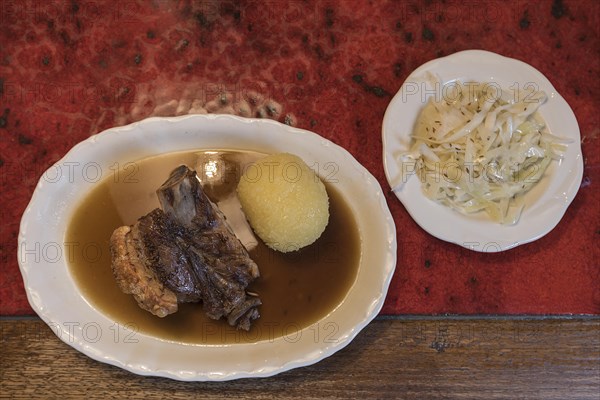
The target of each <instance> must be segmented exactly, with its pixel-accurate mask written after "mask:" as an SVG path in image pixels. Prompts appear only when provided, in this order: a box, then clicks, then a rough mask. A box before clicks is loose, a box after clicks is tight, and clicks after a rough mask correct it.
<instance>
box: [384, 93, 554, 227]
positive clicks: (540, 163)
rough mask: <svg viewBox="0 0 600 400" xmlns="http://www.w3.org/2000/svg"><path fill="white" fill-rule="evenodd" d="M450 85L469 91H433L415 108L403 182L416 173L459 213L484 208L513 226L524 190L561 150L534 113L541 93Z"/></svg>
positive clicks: (435, 197) (542, 98)
mask: <svg viewBox="0 0 600 400" xmlns="http://www.w3.org/2000/svg"><path fill="white" fill-rule="evenodd" d="M456 84H457V87H463V89H469V90H468V91H467V90H461V91H460V92H459V93H458V94H457V95H456V96H453V97H452V98H451V99H450V98H449V96H433V97H431V98H430V99H429V101H428V103H427V104H426V106H425V107H424V108H423V110H422V111H421V113H420V116H419V118H418V121H417V124H416V126H415V128H414V131H413V134H412V145H411V148H410V150H409V151H408V152H407V153H404V154H402V155H401V156H400V158H401V162H402V164H403V165H402V182H403V183H405V182H406V181H407V179H408V178H409V177H410V175H413V174H416V175H417V176H418V177H419V178H420V180H421V182H422V190H423V192H424V194H425V195H426V196H427V197H428V198H430V199H432V200H434V201H437V202H439V203H441V204H444V205H446V206H449V207H451V208H453V209H455V210H458V211H459V212H462V213H464V214H471V213H476V212H485V213H487V214H488V215H489V216H490V217H491V219H492V220H493V221H495V222H498V223H501V224H507V225H512V224H515V223H516V222H517V221H518V220H519V218H520V215H521V211H522V210H523V207H524V203H523V194H524V193H526V192H527V191H529V190H530V189H531V188H532V187H533V186H534V185H535V184H536V183H538V182H539V180H540V179H541V178H542V176H543V175H544V173H545V171H546V169H547V167H548V165H549V164H550V162H551V161H552V160H553V159H559V158H561V157H562V152H563V151H564V150H565V145H564V144H560V143H558V142H560V141H563V140H562V139H560V138H558V137H556V136H553V135H551V134H550V133H549V132H548V131H547V129H546V127H545V125H544V122H543V121H542V120H541V118H540V117H539V116H538V115H537V113H536V111H537V110H538V108H539V107H540V105H542V104H543V103H544V102H545V101H546V99H547V96H546V94H545V93H544V92H541V91H537V92H532V91H527V92H517V93H515V92H514V91H505V90H499V87H498V86H497V85H496V84H493V85H492V84H489V83H488V84H486V83H469V84H468V85H464V86H462V84H461V83H460V82H458V83H456V82H455V85H456ZM401 188H402V184H401V185H399V186H398V187H395V188H394V190H399V189H401Z"/></svg>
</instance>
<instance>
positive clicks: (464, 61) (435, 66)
mask: <svg viewBox="0 0 600 400" xmlns="http://www.w3.org/2000/svg"><path fill="white" fill-rule="evenodd" d="M429 74H433V75H434V76H436V77H437V78H439V80H440V84H439V85H435V84H434V83H432V82H431V80H430V79H428V76H430V75H429ZM457 81H460V82H494V85H495V86H496V87H499V88H501V89H502V90H509V91H512V92H513V93H517V92H518V91H519V90H524V91H525V93H529V92H531V93H533V91H537V90H543V91H544V92H546V94H547V95H548V100H547V101H546V103H545V104H543V105H542V106H541V107H540V108H539V111H538V112H539V114H540V116H541V117H542V118H543V119H544V120H545V122H546V124H547V127H548V129H549V130H550V132H551V133H553V134H554V135H556V136H560V137H564V138H568V139H570V142H569V143H568V149H567V151H566V152H565V154H564V158H563V159H562V160H560V161H559V162H554V161H553V162H552V163H551V164H550V167H549V168H548V170H547V171H546V174H545V176H544V177H543V178H542V179H541V180H540V182H539V183H538V184H537V185H536V186H535V187H534V188H533V189H532V190H530V191H529V192H528V193H526V195H525V196H526V197H525V209H524V210H523V213H522V215H521V218H520V220H519V222H518V223H516V224H515V225H510V226H507V225H501V224H497V223H494V222H492V221H491V220H489V219H487V218H486V217H484V216H482V215H463V214H461V213H459V212H457V211H454V210H452V209H450V208H448V207H446V206H443V205H440V204H438V203H436V202H434V201H432V200H429V199H428V198H426V197H425V196H424V195H423V193H422V190H421V182H420V181H419V179H418V177H416V176H415V175H413V176H411V177H409V178H407V179H405V181H406V182H402V179H403V178H402V168H403V164H402V162H401V161H400V155H401V154H402V153H404V152H405V151H407V150H408V148H409V146H410V141H411V138H410V135H411V133H412V131H413V127H414V126H415V123H416V120H417V118H418V115H419V112H420V110H421V109H422V107H423V106H424V105H425V104H426V103H427V101H428V99H429V98H430V97H431V96H445V95H451V93H452V90H454V89H455V87H454V86H455V85H456V82H457ZM382 136H383V162H384V169H385V174H386V177H387V180H388V183H389V184H390V186H391V187H392V188H395V187H397V186H398V185H400V184H402V189H401V190H395V193H396V196H397V197H398V199H400V201H401V202H402V204H403V205H404V207H405V208H406V210H407V211H408V213H409V214H410V215H411V217H412V218H413V219H414V220H415V221H416V222H417V223H418V224H419V225H420V226H421V227H422V228H423V229H424V230H426V231H427V232H428V233H430V234H431V235H433V236H435V237H437V238H439V239H442V240H445V241H448V242H452V243H456V244H458V245H460V246H463V247H466V248H469V249H471V250H476V251H483V252H498V251H504V250H507V249H510V248H513V247H515V246H518V245H521V244H524V243H528V242H531V241H534V240H537V239H539V238H540V237H542V236H544V235H545V234H547V233H548V232H550V231H551V230H552V229H553V228H554V227H555V226H556V225H557V224H558V223H559V221H560V220H561V218H562V216H563V215H564V213H565V211H566V209H567V207H568V206H569V204H570V203H571V201H572V200H573V199H574V198H575V195H576V194H577V191H578V190H579V186H580V183H581V179H582V177H583V157H582V154H581V143H580V142H581V139H580V133H579V126H578V124H577V120H576V119H575V115H574V114H573V111H572V110H571V108H570V107H569V105H568V104H567V102H566V101H565V99H564V98H563V97H562V96H561V95H560V94H558V92H557V91H556V89H555V88H554V87H553V86H552V84H551V83H550V81H548V79H547V78H546V77H545V76H544V75H543V74H542V73H541V72H539V71H538V70H536V69H535V68H533V67H532V66H530V65H528V64H526V63H524V62H521V61H518V60H515V59H512V58H507V57H503V56H500V55H498V54H495V53H491V52H488V51H482V50H468V51H462V52H459V53H455V54H452V55H450V56H447V57H443V58H439V59H436V60H433V61H430V62H428V63H425V64H423V65H422V66H420V67H419V68H417V69H416V70H415V71H414V72H413V73H412V74H410V76H409V77H408V78H407V79H406V81H405V82H404V83H403V84H402V87H401V88H400V90H399V91H398V93H397V94H396V95H395V96H394V98H393V99H392V101H391V102H390V104H389V106H388V108H387V110H386V113H385V117H384V119H383V129H382Z"/></svg>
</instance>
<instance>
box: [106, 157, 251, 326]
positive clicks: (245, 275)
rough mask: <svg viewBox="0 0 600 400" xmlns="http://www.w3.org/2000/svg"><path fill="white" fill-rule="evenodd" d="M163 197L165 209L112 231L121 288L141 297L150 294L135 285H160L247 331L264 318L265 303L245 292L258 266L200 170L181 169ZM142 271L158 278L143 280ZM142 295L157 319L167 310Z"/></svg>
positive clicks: (161, 190) (159, 301)
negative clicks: (208, 191) (209, 194)
mask: <svg viewBox="0 0 600 400" xmlns="http://www.w3.org/2000/svg"><path fill="white" fill-rule="evenodd" d="M157 194H158V197H159V200H160V203H161V207H162V210H161V209H155V210H154V211H152V212H150V213H149V214H147V215H145V216H143V217H141V218H140V219H139V220H138V222H137V223H136V224H135V225H133V226H132V227H131V228H129V227H121V228H119V229H117V230H116V231H115V233H114V234H113V238H118V239H119V240H116V239H112V240H111V248H113V250H112V252H113V271H114V273H115V277H117V281H118V282H119V285H120V287H121V289H122V290H123V291H124V292H126V293H133V294H134V297H135V293H138V292H141V293H146V291H148V290H149V289H148V288H134V287H133V286H135V285H136V284H137V285H142V286H145V285H148V284H149V283H150V282H153V280H156V281H158V282H159V283H160V284H161V285H162V286H161V290H162V291H163V292H167V291H168V293H171V294H172V295H173V297H175V298H176V302H175V303H177V302H180V303H181V302H198V301H201V302H202V307H203V309H204V311H205V312H206V314H207V315H208V316H209V317H210V318H213V319H220V318H222V317H225V318H226V319H227V321H228V323H229V324H230V325H232V326H236V327H238V328H240V329H246V330H248V329H249V328H250V325H251V323H252V321H253V320H255V319H257V318H259V316H260V314H259V312H258V309H257V307H258V306H259V305H260V304H261V302H260V299H259V298H258V297H257V296H254V295H249V294H248V293H247V292H246V288H247V286H248V285H249V284H250V283H251V282H252V281H253V280H254V279H256V278H257V277H258V276H259V271H258V266H257V265H256V263H255V262H254V261H253V260H252V259H251V258H250V256H249V254H248V252H247V251H246V249H245V248H244V246H243V245H242V244H241V242H240V241H239V240H238V239H237V237H236V236H235V235H234V234H233V232H232V231H231V229H230V228H229V226H228V225H227V222H226V220H225V217H224V216H223V214H222V213H221V212H220V211H219V209H218V208H217V206H216V205H214V204H213V203H212V202H211V201H210V199H209V198H208V197H207V196H206V194H205V193H204V191H203V190H202V186H201V185H200V182H199V181H198V179H197V177H196V173H195V172H194V171H192V170H190V169H188V168H187V167H186V166H183V165H182V166H180V167H178V168H177V169H175V170H174V171H173V172H172V173H171V176H170V177H169V179H168V180H167V181H166V182H165V183H164V184H163V185H162V186H161V187H160V188H159V189H158V190H157ZM163 210H164V211H163ZM125 229H127V231H125ZM121 238H122V239H121ZM130 242H131V243H130ZM122 243H125V244H124V245H123V244H122ZM118 246H120V247H118ZM124 246H125V247H124ZM115 247H116V248H115ZM123 248H125V249H126V250H127V251H122V249H123ZM116 257H117V258H116ZM140 264H141V266H139V265H140ZM132 266H133V267H132ZM130 270H131V272H130ZM136 274H138V275H143V276H151V277H152V280H151V279H146V280H142V279H137V280H136V278H134V277H135V276H136ZM124 276H125V277H127V278H128V279H125V278H124ZM132 276H133V277H132ZM123 282H125V283H126V284H123ZM156 291H157V289H153V291H152V293H155V292H156ZM135 298H136V300H137V301H138V303H139V304H140V307H142V308H143V309H145V310H148V311H150V312H153V313H155V314H156V312H154V311H152V310H154V309H157V310H163V298H162V297H158V296H143V297H140V296H137V297H135ZM170 300H171V301H172V300H173V299H172V297H170ZM153 301H154V303H153ZM171 309H172V308H169V310H171ZM175 309H176V304H175ZM171 312H173V311H171ZM157 315H159V314H157ZM165 315H166V314H165Z"/></svg>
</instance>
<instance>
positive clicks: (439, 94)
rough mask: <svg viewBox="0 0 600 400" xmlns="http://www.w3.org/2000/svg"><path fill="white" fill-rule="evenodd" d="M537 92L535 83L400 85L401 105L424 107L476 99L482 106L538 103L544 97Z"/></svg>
mask: <svg viewBox="0 0 600 400" xmlns="http://www.w3.org/2000/svg"><path fill="white" fill-rule="evenodd" d="M539 93H540V88H539V85H538V84H537V83H535V82H525V83H521V82H512V83H511V84H510V85H508V86H506V87H504V86H502V85H500V83H498V82H494V81H491V82H476V81H465V82H461V81H458V80H455V81H451V82H447V83H441V82H439V81H429V80H422V81H417V80H414V81H409V82H405V83H404V84H403V85H402V91H401V94H402V102H403V103H407V102H412V101H415V100H416V101H418V102H421V103H426V102H427V101H428V100H429V99H432V100H433V101H436V102H441V101H445V102H447V103H455V102H457V101H462V102H463V103H464V102H475V101H480V100H481V99H479V98H478V94H479V95H481V94H482V95H483V101H484V102H495V101H498V100H504V101H507V102H509V101H510V102H513V103H518V102H521V101H523V102H525V103H539V102H540V101H543V99H544V97H543V96H541V95H539Z"/></svg>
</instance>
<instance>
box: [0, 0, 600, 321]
mask: <svg viewBox="0 0 600 400" xmlns="http://www.w3.org/2000/svg"><path fill="white" fill-rule="evenodd" d="M599 26H600V2H598V1H593V0H587V1H554V2H551V1H540V2H538V1H533V0H531V1H525V0H519V1H489V2H488V1H480V0H477V1H467V2H465V1H445V2H437V1H395V2H394V1H389V2H383V1H381V2H379V1H376V2H366V1H344V2H339V1H325V0H316V1H290V2H287V1H279V0H277V1H265V2H262V1H241V2H239V3H238V2H234V1H198V2H193V1H192V2H190V1H167V0H151V1H147V2H142V1H140V2H137V1H128V0H125V1H120V2H112V1H108V2H103V1H87V0H78V1H75V0H73V1H68V0H49V1H17V0H14V1H13V0H1V1H0V177H1V179H2V189H1V192H0V199H1V214H0V215H1V226H0V260H1V264H0V314H2V315H19V314H31V313H32V309H31V308H30V306H29V304H28V302H27V299H26V294H25V290H24V288H23V282H22V278H21V275H20V273H19V268H18V264H17V235H18V229H19V221H20V218H21V215H22V213H23V211H24V209H25V207H26V205H27V203H28V202H29V199H30V197H31V195H32V193H33V190H34V187H35V185H36V183H37V180H38V179H39V178H40V176H41V175H42V173H43V172H44V171H45V170H46V169H47V168H48V167H50V166H51V165H52V164H53V163H54V162H56V161H57V160H59V159H60V158H61V157H62V156H63V155H64V154H65V153H66V152H67V151H68V150H69V149H70V148H71V147H72V146H73V145H75V144H76V143H78V142H79V141H81V140H84V139H85V138H87V137H89V136H90V135H92V134H94V133H97V132H100V131H102V130H104V129H106V128H109V127H112V126H115V125H123V124H126V123H129V122H132V121H136V120H140V119H143V118H145V117H147V116H150V115H179V114H186V113H193V112H202V110H203V109H208V110H209V111H213V107H214V103H210V101H211V100H212V99H214V98H215V97H216V96H217V95H218V94H219V93H220V92H222V91H224V92H226V93H227V95H228V96H230V97H231V98H233V99H234V100H235V99H238V100H240V99H244V98H245V97H247V96H249V95H250V94H255V95H258V96H259V97H260V100H261V101H262V102H263V103H267V102H273V103H272V104H271V105H277V104H279V105H281V112H280V113H278V114H277V115H272V116H270V117H273V118H277V119H279V120H282V121H284V120H286V119H287V121H288V122H290V123H293V124H294V125H296V126H298V127H301V128H306V129H310V130H312V131H314V132H316V133H318V134H320V135H322V136H323V137H325V138H328V139H330V140H332V141H333V142H335V143H337V144H339V145H340V146H343V147H345V148H346V149H347V150H348V151H350V153H352V154H353V155H354V157H355V158H356V159H357V160H358V161H359V162H360V163H362V164H363V165H364V166H365V167H366V168H367V169H368V170H369V171H370V172H371V173H372V174H373V175H374V176H375V177H376V178H377V179H378V180H379V182H380V183H381V185H382V187H383V188H384V190H385V191H386V198H387V202H388V205H389V207H390V210H391V212H392V215H393V217H394V220H395V222H396V227H397V232H398V264H397V268H396V272H395V275H394V277H393V280H392V283H391V286H390V289H389V292H388V296H387V299H386V302H385V305H384V308H383V310H382V313H384V314H438V313H456V314H522V313H527V314H563V313H591V314H599V313H600V276H599V270H600V267H599V264H600V263H599V261H598V260H599V259H600V251H599V242H600V209H599V199H600V196H599V191H598V185H599V184H600V155H599V147H598V144H599V139H598V133H599V131H600V128H599V122H600V121H599V118H598V112H599V110H600V107H599V105H600V104H599V103H600V102H599V99H600V84H599V80H598V78H599V75H600V74H599V72H600V65H599V64H600V55H599V51H600V43H599V34H598V32H599ZM465 49H484V50H489V51H493V52H496V53H499V54H502V55H505V56H508V57H513V58H517V59H520V60H522V61H525V62H527V63H529V64H531V65H532V66H534V67H535V68H537V69H538V70H540V71H541V72H542V73H543V74H545V75H546V76H547V77H548V79H549V80H550V81H551V82H552V83H553V85H554V86H555V87H556V89H557V90H558V91H559V93H561V94H562V95H563V97H565V99H566V100H567V102H568V103H569V104H570V105H571V107H572V108H573V110H574V112H575V115H576V117H577V120H578V122H579V126H580V130H581V136H582V145H583V154H584V165H585V170H584V178H583V182H582V185H581V188H580V190H579V193H578V195H577V197H576V198H575V200H574V201H573V203H572V205H571V206H570V207H569V209H568V211H567V212H566V214H565V216H564V218H563V220H562V221H561V222H560V224H559V225H558V226H557V227H556V228H555V229H554V230H552V231H551V232H550V233H549V234H548V235H546V236H545V237H543V238H542V239H540V240H538V241H536V242H533V243H530V244H526V245H523V246H519V247H517V248H515V249H513V250H509V251H506V252H503V253H496V254H484V253H475V252H471V251H469V250H466V249H463V248H461V247H458V246H456V245H452V244H449V243H445V242H442V241H440V240H437V239H435V238H433V237H432V236H430V235H428V234H427V233H425V232H424V231H423V230H422V229H420V228H419V226H417V225H416V224H415V222H413V220H412V219H411V218H410V216H409V215H408V214H407V212H406V211H405V209H404V208H403V206H402V205H401V204H400V202H399V201H398V200H397V199H396V197H395V196H394V195H393V194H391V193H389V186H388V184H387V182H386V180H385V176H384V172H383V166H382V156H381V154H382V144H381V123H382V119H383V115H384V112H385V109H386V107H387V104H388V103H389V101H390V99H391V97H392V96H393V95H394V94H395V93H396V91H397V90H398V89H399V87H400V85H401V84H402V82H403V81H404V79H405V78H406V77H407V76H408V74H409V73H410V72H411V71H412V70H414V69H415V68H416V67H418V66H419V65H421V64H422V63H424V62H426V61H429V60H431V59H434V58H436V57H440V56H444V55H448V54H451V53H454V52H456V51H460V50H465ZM265 110H267V109H266V108H261V107H260V104H259V105H257V106H255V107H254V108H253V109H251V110H247V109H242V111H241V112H242V114H243V113H247V112H251V113H252V114H255V113H261V112H264V111H265ZM221 111H225V112H238V113H239V112H240V110H239V109H238V110H232V109H227V110H221ZM276 111H279V109H277V108H276ZM267 116H269V115H268V112H267Z"/></svg>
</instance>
